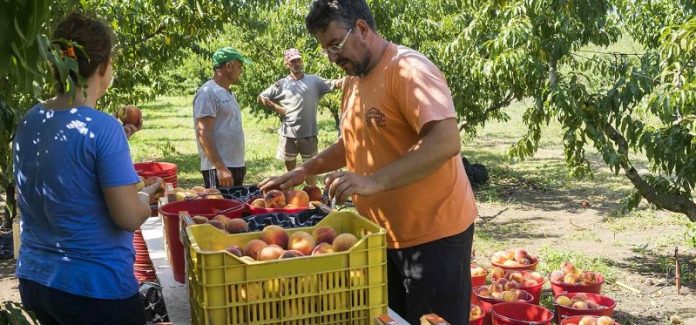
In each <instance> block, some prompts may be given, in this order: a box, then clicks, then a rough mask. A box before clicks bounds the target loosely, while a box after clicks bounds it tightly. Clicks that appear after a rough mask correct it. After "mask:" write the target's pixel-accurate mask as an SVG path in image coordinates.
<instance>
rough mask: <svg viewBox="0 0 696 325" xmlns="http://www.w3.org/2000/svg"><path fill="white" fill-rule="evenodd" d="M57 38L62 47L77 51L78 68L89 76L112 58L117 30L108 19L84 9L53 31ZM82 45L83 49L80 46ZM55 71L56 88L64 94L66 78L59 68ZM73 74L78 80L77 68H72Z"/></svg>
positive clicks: (68, 16) (62, 21)
mask: <svg viewBox="0 0 696 325" xmlns="http://www.w3.org/2000/svg"><path fill="white" fill-rule="evenodd" d="M53 39H54V41H56V42H58V43H59V44H60V47H61V50H63V51H68V52H69V53H70V55H73V54H74V56H75V57H74V59H75V61H77V65H78V71H79V73H80V76H82V78H84V79H88V78H89V77H90V76H91V75H92V74H94V72H95V71H96V70H97V67H99V66H100V65H101V64H103V63H106V62H108V60H109V58H111V53H112V46H113V31H112V30H111V28H109V27H108V26H107V25H106V24H105V23H103V22H101V21H99V20H97V19H94V18H91V17H88V16H86V15H83V14H81V13H77V12H73V13H70V14H68V15H67V16H66V17H65V18H63V20H61V22H60V23H59V24H58V26H57V27H56V29H55V31H54V32H53ZM78 45H79V46H81V47H82V50H80V49H78V48H77V46H78ZM71 47H72V49H70V50H69V49H68V48H71ZM53 75H54V78H55V79H56V90H57V91H58V93H60V94H62V93H65V87H64V85H63V81H64V80H61V78H60V75H59V73H58V69H55V68H54V69H53ZM70 77H71V78H72V79H73V81H75V83H76V84H78V78H77V76H76V75H74V73H73V72H70Z"/></svg>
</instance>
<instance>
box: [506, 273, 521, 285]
mask: <svg viewBox="0 0 696 325" xmlns="http://www.w3.org/2000/svg"><path fill="white" fill-rule="evenodd" d="M507 278H508V280H512V281H515V282H517V283H522V282H524V275H522V273H520V272H512V273H510V275H508V277H507Z"/></svg>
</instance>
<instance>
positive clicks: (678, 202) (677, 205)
mask: <svg viewBox="0 0 696 325" xmlns="http://www.w3.org/2000/svg"><path fill="white" fill-rule="evenodd" d="M604 132H605V133H606V134H607V135H608V136H609V138H610V139H612V141H614V143H616V145H617V147H618V152H619V154H620V155H621V156H622V157H621V158H622V159H621V160H620V163H619V164H620V165H621V168H623V170H624V173H625V175H626V177H628V179H629V180H630V181H631V183H633V186H634V187H635V188H636V189H638V192H639V193H640V195H641V196H643V198H645V199H646V200H648V202H650V203H652V204H655V205H656V206H657V207H658V208H662V209H666V210H669V211H672V212H677V213H683V214H685V215H686V216H687V217H688V218H689V220H691V221H692V222H696V203H694V201H692V200H690V199H689V198H686V197H683V196H677V195H672V194H669V193H660V192H658V191H657V190H656V189H655V188H654V187H653V186H651V185H650V184H648V182H646V181H645V180H644V179H643V178H642V177H640V174H638V171H637V170H636V169H635V168H633V166H632V165H631V163H630V162H629V161H628V158H626V157H628V142H627V141H626V138H624V137H623V135H621V134H620V133H619V132H618V131H616V129H615V128H614V127H613V126H612V125H611V124H609V123H607V124H605V125H604Z"/></svg>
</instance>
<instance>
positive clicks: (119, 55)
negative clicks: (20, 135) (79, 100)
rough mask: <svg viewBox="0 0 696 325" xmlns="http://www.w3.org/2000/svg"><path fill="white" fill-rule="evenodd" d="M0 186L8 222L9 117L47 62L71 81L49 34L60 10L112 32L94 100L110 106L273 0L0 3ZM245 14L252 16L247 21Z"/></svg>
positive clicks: (38, 87)
mask: <svg viewBox="0 0 696 325" xmlns="http://www.w3.org/2000/svg"><path fill="white" fill-rule="evenodd" d="M0 5H2V10H0V44H3V45H4V44H8V45H9V46H3V47H2V48H0V109H1V111H0V122H1V123H0V137H2V138H1V139H0V140H2V143H4V145H2V146H1V147H0V188H2V189H3V190H4V191H5V193H6V196H7V200H6V202H7V205H6V209H5V218H4V219H3V224H2V225H0V228H6V227H9V225H10V223H11V221H12V219H13V218H14V215H15V214H16V208H15V200H14V179H13V177H12V159H11V152H12V151H11V148H10V146H9V144H10V143H11V142H12V137H13V136H14V130H15V127H16V123H17V122H18V121H19V118H20V117H21V115H22V114H23V112H24V111H25V110H26V109H27V108H28V107H29V106H30V105H32V104H33V103H35V102H36V100H37V99H40V98H43V97H46V96H47V95H48V94H50V93H51V89H53V88H52V87H53V85H52V83H51V82H49V80H51V77H50V73H48V72H49V65H48V63H49V62H51V63H53V64H56V65H57V66H58V67H59V70H61V71H63V75H65V76H66V79H65V80H64V83H66V85H68V87H67V88H68V89H74V87H70V86H71V83H74V82H76V81H74V80H70V79H69V78H68V77H67V75H68V74H67V71H68V70H70V69H73V70H74V69H76V64H75V62H70V61H71V59H64V58H62V57H61V56H60V55H59V54H58V53H59V51H56V47H57V44H55V41H57V40H50V39H49V36H47V35H50V34H51V29H52V27H53V26H54V25H55V24H56V23H57V22H58V20H60V19H61V18H62V17H63V16H65V14H66V13H67V12H68V11H71V10H76V11H84V12H86V13H88V14H93V15H95V16H96V17H98V18H100V19H102V20H104V21H106V22H107V23H108V24H109V25H110V26H111V27H112V28H113V30H114V32H115V35H116V48H117V50H116V53H115V55H114V58H113V64H114V67H115V69H114V71H115V76H114V77H115V78H114V84H113V86H112V88H111V89H110V90H109V92H108V93H107V95H106V96H105V97H104V99H102V101H101V102H100V108H103V109H106V110H107V111H113V110H114V109H115V108H116V107H118V106H121V105H124V104H138V103H142V102H145V101H150V100H153V99H154V98H155V97H156V96H157V95H158V94H162V93H163V92H164V91H165V90H166V89H167V88H168V87H171V85H170V84H168V83H167V80H166V78H165V77H164V76H166V71H168V70H169V69H172V67H173V66H176V65H177V64H178V62H180V61H181V60H182V59H183V58H184V54H185V53H187V52H185V50H186V49H191V50H193V51H198V50H200V47H199V46H198V43H199V42H201V41H205V40H207V39H209V38H215V37H217V36H218V35H219V33H220V32H221V31H222V29H223V25H224V24H225V23H228V22H234V23H236V24H238V25H242V26H244V25H245V24H246V23H247V22H250V21H251V19H250V17H251V16H252V13H253V12H255V11H257V10H258V9H262V8H266V7H270V6H273V5H275V2H274V1H271V0H267V1H253V2H239V1H220V2H218V1H198V0H191V1H179V2H171V1H115V2H114V1H106V0H82V1H76V0H63V1H46V0H33V1H25V0H6V1H2V2H1V3H0ZM252 22H253V21H252Z"/></svg>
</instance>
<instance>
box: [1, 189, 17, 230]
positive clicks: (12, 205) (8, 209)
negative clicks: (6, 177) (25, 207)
mask: <svg viewBox="0 0 696 325" xmlns="http://www.w3.org/2000/svg"><path fill="white" fill-rule="evenodd" d="M5 193H6V194H7V197H6V199H5V208H4V211H3V212H4V213H5V217H4V218H3V219H2V225H0V228H2V229H11V228H12V221H13V220H14V218H15V216H16V215H17V200H15V184H14V182H13V183H12V184H10V186H8V187H7V188H6V191H5Z"/></svg>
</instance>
